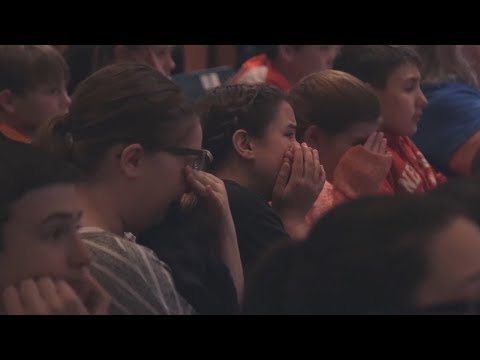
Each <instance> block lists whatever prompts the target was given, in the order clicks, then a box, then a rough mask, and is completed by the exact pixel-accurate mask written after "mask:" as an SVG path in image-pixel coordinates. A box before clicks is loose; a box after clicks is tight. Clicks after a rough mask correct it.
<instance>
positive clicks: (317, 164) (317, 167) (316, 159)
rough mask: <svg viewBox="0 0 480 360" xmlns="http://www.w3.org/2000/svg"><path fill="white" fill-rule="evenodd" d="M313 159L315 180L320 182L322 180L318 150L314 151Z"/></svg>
mask: <svg viewBox="0 0 480 360" xmlns="http://www.w3.org/2000/svg"><path fill="white" fill-rule="evenodd" d="M312 157H313V179H314V181H318V180H319V179H320V166H321V165H320V156H319V155H318V150H317V149H312Z"/></svg>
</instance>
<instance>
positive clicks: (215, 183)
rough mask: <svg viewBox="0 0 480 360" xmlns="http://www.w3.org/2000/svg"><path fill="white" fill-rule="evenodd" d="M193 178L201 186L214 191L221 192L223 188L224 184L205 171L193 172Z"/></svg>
mask: <svg viewBox="0 0 480 360" xmlns="http://www.w3.org/2000/svg"><path fill="white" fill-rule="evenodd" d="M193 176H194V177H195V179H197V180H198V181H199V182H200V183H201V184H202V185H204V186H206V185H210V186H211V187H212V189H213V190H215V191H222V190H223V188H224V187H225V185H224V182H223V181H222V180H220V179H219V178H217V177H216V176H215V175H212V174H210V173H207V172H205V171H194V172H193Z"/></svg>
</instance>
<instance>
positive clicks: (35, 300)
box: [19, 279, 48, 315]
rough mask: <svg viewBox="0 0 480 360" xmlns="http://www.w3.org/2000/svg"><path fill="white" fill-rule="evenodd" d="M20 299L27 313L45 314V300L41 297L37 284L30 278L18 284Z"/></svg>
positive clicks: (46, 308)
mask: <svg viewBox="0 0 480 360" xmlns="http://www.w3.org/2000/svg"><path fill="white" fill-rule="evenodd" d="M19 289H20V299H21V301H22V302H23V304H24V305H25V311H26V313H27V314H32V315H46V314H48V307H47V304H46V302H45V300H43V299H42V297H41V295H40V291H39V290H38V287H37V284H36V283H35V281H33V280H32V279H28V280H24V281H23V282H22V283H21V284H20V288H19Z"/></svg>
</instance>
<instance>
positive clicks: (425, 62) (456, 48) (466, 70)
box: [412, 45, 478, 86]
mask: <svg viewBox="0 0 480 360" xmlns="http://www.w3.org/2000/svg"><path fill="white" fill-rule="evenodd" d="M412 47H413V48H414V49H415V50H416V51H417V53H418V55H419V56H420V58H421V61H422V69H421V70H422V76H423V81H425V82H431V83H439V82H445V81H461V82H464V83H467V84H469V85H472V86H477V85H478V83H477V77H476V74H475V71H474V70H473V68H472V67H471V66H470V64H469V62H468V61H467V59H466V58H465V56H464V55H463V52H462V45H412Z"/></svg>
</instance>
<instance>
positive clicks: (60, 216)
mask: <svg viewBox="0 0 480 360" xmlns="http://www.w3.org/2000/svg"><path fill="white" fill-rule="evenodd" d="M82 215H83V213H82V212H81V211H79V212H78V213H76V214H72V213H68V212H55V213H53V214H50V215H48V216H47V217H46V218H45V219H44V220H43V221H42V224H47V223H49V222H52V221H55V220H75V221H78V220H80V219H81V218H82Z"/></svg>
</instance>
